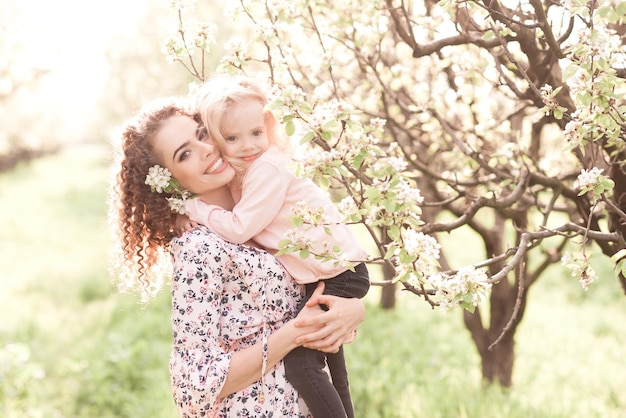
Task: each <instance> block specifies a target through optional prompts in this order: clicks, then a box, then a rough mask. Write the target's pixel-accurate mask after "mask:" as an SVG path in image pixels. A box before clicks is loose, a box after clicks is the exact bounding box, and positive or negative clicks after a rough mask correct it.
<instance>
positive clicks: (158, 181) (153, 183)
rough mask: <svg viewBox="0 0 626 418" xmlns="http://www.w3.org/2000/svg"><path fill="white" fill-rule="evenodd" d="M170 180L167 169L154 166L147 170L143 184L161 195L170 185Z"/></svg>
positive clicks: (170, 174) (170, 176)
mask: <svg viewBox="0 0 626 418" xmlns="http://www.w3.org/2000/svg"><path fill="white" fill-rule="evenodd" d="M171 178H172V173H170V171H169V170H168V169H167V168H165V167H161V166H159V165H154V166H152V167H150V168H149V169H148V175H147V176H146V182H145V183H146V184H147V185H148V186H150V187H151V188H153V189H154V191H156V192H157V193H163V191H164V190H165V188H167V187H168V186H169V185H170V179H171Z"/></svg>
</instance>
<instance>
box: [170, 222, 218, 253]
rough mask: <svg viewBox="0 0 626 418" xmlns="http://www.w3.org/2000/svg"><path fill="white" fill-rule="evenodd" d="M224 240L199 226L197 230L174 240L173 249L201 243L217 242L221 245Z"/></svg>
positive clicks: (204, 227)
mask: <svg viewBox="0 0 626 418" xmlns="http://www.w3.org/2000/svg"><path fill="white" fill-rule="evenodd" d="M220 241H223V239H222V238H221V237H220V236H219V235H217V234H216V233H215V232H213V231H212V230H211V229H209V228H208V227H206V226H204V225H198V226H196V227H195V228H193V229H191V230H189V231H185V232H183V233H182V234H181V235H179V236H175V237H174V238H172V242H171V244H172V248H176V247H188V246H193V245H197V244H201V243H209V242H215V243H217V244H220V243H221V242H220Z"/></svg>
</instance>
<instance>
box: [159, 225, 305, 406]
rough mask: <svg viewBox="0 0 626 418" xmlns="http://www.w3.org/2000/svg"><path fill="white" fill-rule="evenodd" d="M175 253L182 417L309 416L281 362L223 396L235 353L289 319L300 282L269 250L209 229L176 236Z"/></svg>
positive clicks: (173, 372) (174, 378) (175, 370)
mask: <svg viewBox="0 0 626 418" xmlns="http://www.w3.org/2000/svg"><path fill="white" fill-rule="evenodd" d="M171 253H172V257H173V265H174V277H173V282H172V329H173V348H172V353H171V357H170V376H171V384H172V390H173V394H174V400H175V402H176V405H177V407H178V411H179V413H180V416H181V417H183V418H191V417H235V416H236V417H255V418H256V417H276V418H279V417H310V415H309V414H308V410H307V408H306V406H305V404H304V402H303V401H302V400H301V399H300V398H299V396H298V392H297V391H296V390H295V389H294V388H293V386H291V384H290V383H289V382H288V381H287V379H286V377H285V369H284V366H283V362H280V363H278V364H277V365H276V366H275V367H273V368H271V369H269V370H266V373H265V375H264V376H263V378H262V379H261V380H259V381H257V382H255V383H253V384H251V385H250V386H248V387H246V388H245V389H243V390H240V391H239V392H236V393H233V394H231V395H229V396H227V397H225V398H222V399H218V395H219V393H220V391H221V389H222V387H223V385H224V382H225V381H226V375H227V374H228V369H229V367H230V360H231V355H232V353H233V352H234V351H237V350H241V349H243V348H246V347H248V346H251V345H254V344H255V343H258V342H266V341H267V337H268V335H269V334H271V333H272V332H273V331H274V330H276V329H278V328H280V326H281V325H282V324H283V323H285V322H286V321H288V320H289V319H291V318H292V317H293V316H294V312H295V311H296V307H297V305H298V302H299V301H300V300H301V299H302V288H301V287H300V286H299V285H297V284H296V283H295V282H294V281H293V280H292V279H291V278H290V276H289V275H288V274H287V273H285V270H284V269H283V267H282V266H281V264H280V263H279V262H278V261H276V259H275V258H274V257H273V256H272V255H270V254H269V253H267V252H265V251H262V250H259V249H256V248H253V247H248V246H245V245H234V244H231V243H229V242H227V241H225V240H223V239H222V238H220V237H219V236H218V235H217V234H215V233H214V232H212V231H210V230H209V229H207V228H206V227H197V228H195V229H194V230H193V231H191V232H188V233H185V234H183V236H182V237H180V238H175V239H174V240H173V241H172V246H171ZM264 357H265V355H264ZM259 360H261V359H259ZM263 361H264V359H263Z"/></svg>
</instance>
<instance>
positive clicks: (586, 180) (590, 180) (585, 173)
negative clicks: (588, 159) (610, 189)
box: [574, 167, 604, 189]
mask: <svg viewBox="0 0 626 418" xmlns="http://www.w3.org/2000/svg"><path fill="white" fill-rule="evenodd" d="M603 171H604V170H603V169H601V168H598V167H593V168H592V169H591V170H585V169H584V168H583V169H582V170H581V172H580V174H579V175H578V178H577V179H576V181H575V182H574V187H576V188H580V189H586V188H593V185H594V184H596V183H597V182H598V179H599V177H600V175H601V174H602V172H603Z"/></svg>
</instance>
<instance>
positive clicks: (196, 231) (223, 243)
mask: <svg viewBox="0 0 626 418" xmlns="http://www.w3.org/2000/svg"><path fill="white" fill-rule="evenodd" d="M207 246H212V247H219V248H220V250H222V251H226V252H235V253H238V252H246V253H249V252H251V253H257V252H263V250H260V249H257V248H255V247H250V246H248V245H244V244H233V243H232V242H229V241H227V240H226V239H224V238H222V237H221V236H220V235H219V234H217V233H216V232H214V231H212V230H211V229H210V228H208V227H206V226H204V225H198V226H196V227H195V228H193V229H191V230H190V231H186V232H184V233H183V234H182V235H181V236H178V237H174V238H173V239H172V243H171V249H172V252H176V251H179V250H181V249H187V250H188V249H190V248H205V247H207Z"/></svg>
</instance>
